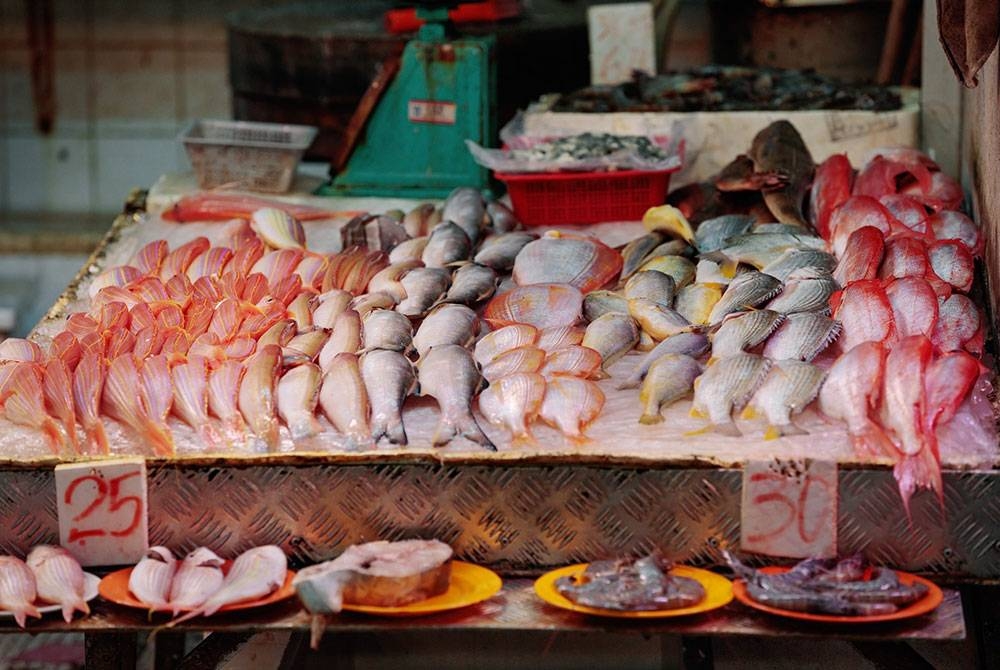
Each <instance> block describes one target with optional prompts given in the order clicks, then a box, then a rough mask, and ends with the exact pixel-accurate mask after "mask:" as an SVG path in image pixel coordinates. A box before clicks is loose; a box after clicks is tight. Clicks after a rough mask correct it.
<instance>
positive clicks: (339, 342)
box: [319, 309, 361, 372]
mask: <svg viewBox="0 0 1000 670" xmlns="http://www.w3.org/2000/svg"><path fill="white" fill-rule="evenodd" d="M359 349H361V315H359V314H358V313H357V312H356V311H354V310H353V309H349V310H347V311H346V312H341V313H340V314H338V315H337V318H336V319H334V321H333V330H332V331H331V332H330V337H329V339H328V340H327V341H326V344H324V345H323V348H322V349H320V350H319V367H320V369H322V370H323V371H324V372H325V371H326V370H328V369H329V367H330V364H331V363H332V362H333V359H334V357H335V356H337V354H342V353H349V354H353V353H355V352H357V351H358V350H359Z"/></svg>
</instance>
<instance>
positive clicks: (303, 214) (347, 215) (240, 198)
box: [162, 191, 365, 222]
mask: <svg viewBox="0 0 1000 670" xmlns="http://www.w3.org/2000/svg"><path fill="white" fill-rule="evenodd" d="M264 208H274V209H280V210H281V211H283V212H286V213H288V214H290V215H291V216H294V217H295V218H296V219H298V220H299V221H317V220H323V219H352V218H354V217H355V216H358V215H360V214H364V213H365V212H357V211H344V212H338V211H332V210H326V209H319V208H316V207H309V206H308V205H295V204H292V203H288V202H284V201H280V200H269V199H267V198H258V197H256V196H251V195H240V194H235V193H223V192H219V191H200V192H198V193H195V194H193V195H186V196H184V197H183V198H181V199H180V200H178V201H177V202H176V203H175V204H174V205H173V207H171V208H170V209H168V210H166V211H164V212H163V214H162V216H163V218H164V220H166V221H178V222H185V221H229V220H230V219H249V218H250V217H251V216H252V215H253V213H254V212H256V211H257V210H258V209H264Z"/></svg>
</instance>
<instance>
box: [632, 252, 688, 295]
mask: <svg viewBox="0 0 1000 670" xmlns="http://www.w3.org/2000/svg"><path fill="white" fill-rule="evenodd" d="M643 270H656V271H657V272H662V273H663V274H665V275H670V276H671V277H673V280H674V286H675V287H676V288H678V289H681V288H684V287H685V286H687V285H688V284H690V283H691V282H693V281H694V277H695V274H696V268H695V264H694V263H692V262H691V261H690V260H688V259H687V258H684V257H683V256H654V257H652V258H649V259H647V260H646V262H645V263H643V264H642V266H640V267H639V271H640V272H641V271H643Z"/></svg>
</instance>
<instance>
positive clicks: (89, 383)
mask: <svg viewBox="0 0 1000 670" xmlns="http://www.w3.org/2000/svg"><path fill="white" fill-rule="evenodd" d="M105 374H106V371H105V369H104V364H103V362H102V358H101V355H100V354H98V353H96V352H87V353H85V354H83V357H82V358H81V359H80V363H79V365H77V366H76V370H75V371H74V373H73V404H74V405H75V407H76V415H77V416H78V417H79V419H80V423H81V424H82V425H83V430H84V433H85V434H86V436H87V442H88V443H89V444H90V445H91V446H93V447H96V448H97V451H98V453H101V454H107V453H109V452H110V451H111V447H110V445H109V444H108V435H107V433H106V432H105V430H104V424H103V423H101V418H100V416H99V415H100V410H99V408H100V405H101V397H102V395H103V392H104V378H105Z"/></svg>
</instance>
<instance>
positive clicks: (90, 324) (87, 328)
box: [66, 312, 97, 338]
mask: <svg viewBox="0 0 1000 670" xmlns="http://www.w3.org/2000/svg"><path fill="white" fill-rule="evenodd" d="M66 330H67V331H68V332H69V333H70V334H72V335H73V336H74V337H76V338H80V337H82V336H83V335H87V334H89V333H94V332H97V320H96V319H94V318H92V317H91V316H90V315H89V314H84V313H83V312H74V313H73V314H70V315H69V316H68V317H66Z"/></svg>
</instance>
